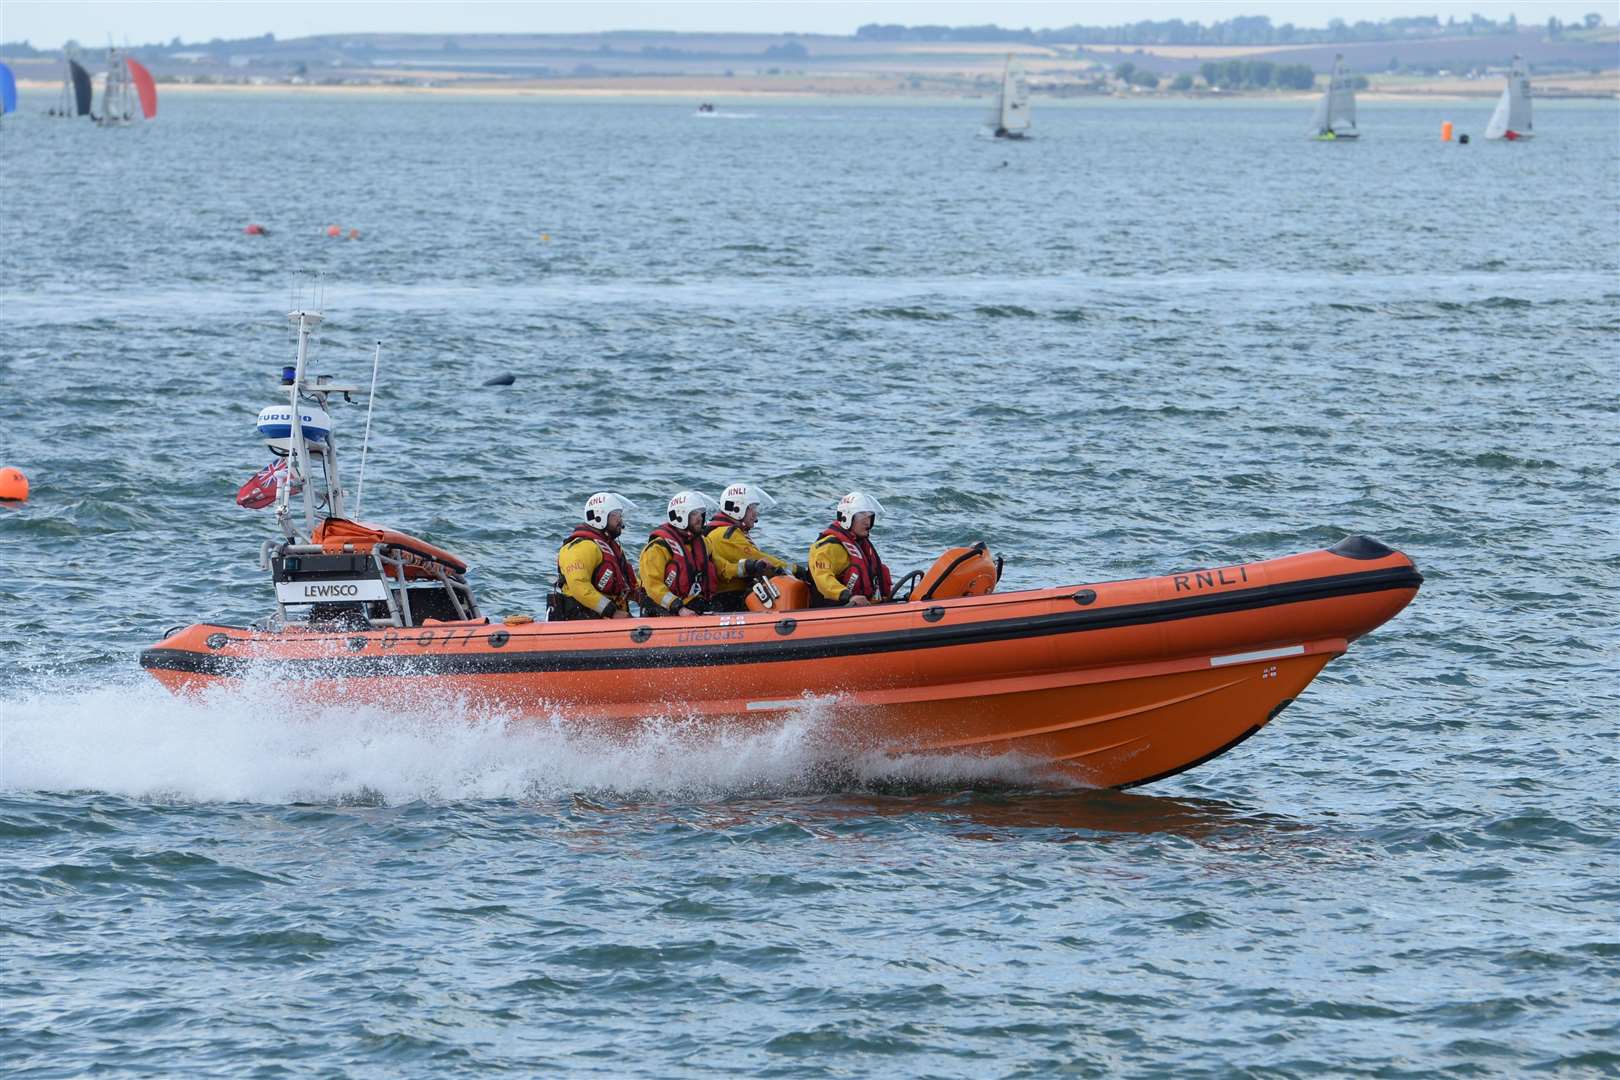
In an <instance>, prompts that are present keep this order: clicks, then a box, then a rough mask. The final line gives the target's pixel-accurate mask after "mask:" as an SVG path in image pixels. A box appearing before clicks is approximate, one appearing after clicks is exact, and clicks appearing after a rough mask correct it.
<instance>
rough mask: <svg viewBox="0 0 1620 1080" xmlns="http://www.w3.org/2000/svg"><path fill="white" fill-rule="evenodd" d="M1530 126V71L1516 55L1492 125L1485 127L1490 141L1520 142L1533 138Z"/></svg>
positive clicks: (1522, 58) (1522, 59)
mask: <svg viewBox="0 0 1620 1080" xmlns="http://www.w3.org/2000/svg"><path fill="white" fill-rule="evenodd" d="M1533 134H1534V132H1533V131H1532V130H1531V125H1530V71H1529V69H1528V68H1527V67H1525V63H1524V57H1522V56H1515V57H1514V58H1513V67H1512V69H1511V70H1510V71H1509V72H1508V81H1507V87H1506V88H1505V89H1504V90H1503V91H1502V96H1501V98H1500V99H1499V100H1498V101H1497V102H1496V111H1495V112H1494V113H1492V114H1491V122H1490V123H1489V124H1487V125H1485V137H1486V138H1487V139H1506V140H1507V141H1508V142H1517V141H1518V140H1520V139H1528V138H1530V137H1531V135H1533Z"/></svg>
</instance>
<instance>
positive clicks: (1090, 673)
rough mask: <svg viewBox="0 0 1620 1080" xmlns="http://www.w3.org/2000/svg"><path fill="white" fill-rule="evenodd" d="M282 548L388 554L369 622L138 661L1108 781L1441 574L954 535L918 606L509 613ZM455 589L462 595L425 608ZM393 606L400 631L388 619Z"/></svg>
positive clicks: (1194, 753)
mask: <svg viewBox="0 0 1620 1080" xmlns="http://www.w3.org/2000/svg"><path fill="white" fill-rule="evenodd" d="M284 551H285V552H286V553H288V554H285V555H284V557H282V558H281V559H280V561H279V562H278V563H277V582H278V589H279V588H281V587H282V584H283V583H286V584H291V585H294V586H298V587H303V588H305V589H306V590H308V589H316V590H322V589H324V590H325V591H323V592H317V593H313V594H312V595H320V596H328V597H334V598H336V599H337V600H342V599H343V596H342V594H341V590H342V589H343V588H344V587H345V585H346V582H347V581H348V580H354V581H357V582H360V583H361V584H364V581H363V580H362V579H361V578H360V577H354V576H353V575H357V574H360V573H361V571H363V570H365V568H366V567H367V566H373V565H374V566H375V567H376V568H377V573H378V574H379V576H381V578H382V581H383V586H384V587H383V588H382V589H381V591H379V592H377V593H375V594H372V593H364V594H362V595H360V596H359V599H358V600H357V601H356V603H357V604H358V605H359V606H360V608H361V609H362V610H363V611H364V610H369V611H370V613H371V615H372V617H371V618H369V619H363V620H359V621H356V622H351V623H349V624H348V625H339V624H335V623H328V624H321V623H319V622H316V621H311V622H309V623H307V624H291V625H286V626H284V627H282V628H280V629H272V630H263V629H251V628H248V627H242V626H226V625H216V624H207V623H205V624H199V625H195V626H190V627H185V628H183V629H179V630H176V631H175V632H173V633H172V634H170V635H169V636H168V637H166V638H165V639H164V640H163V641H161V642H159V643H157V644H156V645H153V646H152V647H151V648H149V649H147V650H145V651H144V652H143V653H142V654H141V665H142V666H143V667H145V668H146V669H147V670H148V671H150V672H151V673H152V674H153V675H154V676H155V677H156V678H157V679H159V680H160V681H161V682H162V683H163V684H164V685H166V686H168V687H170V688H171V689H173V690H176V691H187V690H196V689H202V688H205V687H210V686H215V685H220V684H229V683H234V682H237V681H239V680H243V679H246V678H248V677H250V676H253V677H256V678H257V677H281V678H285V679H287V680H288V681H289V682H288V685H289V686H291V687H296V688H297V692H299V693H304V694H319V695H332V694H341V695H343V696H344V697H346V698H351V699H364V700H388V699H391V698H394V697H396V696H397V695H409V696H410V699H411V700H419V699H421V698H422V696H423V695H433V694H441V695H444V696H446V697H457V698H462V699H468V700H472V701H475V702H483V703H487V704H488V705H489V706H491V707H495V708H500V709H503V710H506V711H510V712H513V713H516V714H520V715H523V714H527V715H535V716H540V715H549V714H553V713H556V712H561V713H562V714H564V715H567V716H569V717H571V718H574V719H578V720H582V721H588V722H595V723H598V724H602V725H610V726H613V725H622V726H627V727H628V726H632V725H635V724H637V723H639V722H641V721H643V720H645V719H647V718H651V717H658V716H669V715H671V713H672V712H673V713H676V714H679V715H682V716H685V717H690V718H694V719H699V720H708V721H713V722H715V723H743V724H753V725H763V724H767V723H770V722H772V720H773V718H779V717H781V716H782V715H783V714H785V713H788V712H790V711H792V710H795V709H799V708H802V707H804V706H805V705H807V704H808V703H812V702H814V703H818V704H819V707H820V708H821V709H822V710H824V714H825V715H826V716H828V717H829V718H830V721H829V722H830V723H831V724H832V725H833V728H834V730H835V732H836V733H837V734H838V736H839V737H840V738H841V739H842V740H843V742H844V743H846V744H847V746H848V748H849V749H850V751H851V752H852V753H866V752H871V751H879V752H885V753H889V754H895V755H933V754H950V755H960V754H972V755H984V756H989V757H999V756H1007V757H1011V758H1014V759H1016V760H1018V761H1020V762H1023V763H1027V764H1033V765H1034V766H1036V767H1037V768H1038V769H1043V770H1046V771H1048V772H1049V773H1050V774H1051V775H1052V776H1053V777H1054V778H1062V779H1065V780H1069V781H1078V782H1080V783H1083V784H1088V785H1092V786H1097V787H1130V786H1133V785H1138V784H1145V783H1149V782H1151V781H1153V780H1157V779H1161V778H1163V777H1166V776H1170V775H1173V774H1175V773H1178V772H1181V771H1183V770H1185V769H1189V768H1191V767H1193V766H1194V765H1198V764H1200V763H1202V762H1204V761H1207V760H1209V759H1210V758H1213V757H1215V756H1216V755H1218V754H1220V753H1222V752H1223V751H1225V750H1228V749H1231V748H1232V747H1233V746H1236V745H1237V744H1238V743H1240V742H1242V741H1243V740H1244V739H1246V738H1248V737H1249V736H1250V735H1252V734H1254V733H1255V732H1256V731H1258V730H1259V729H1260V728H1261V727H1263V726H1264V725H1265V724H1266V723H1267V722H1269V721H1270V720H1272V719H1273V718H1274V717H1276V716H1277V714H1278V713H1280V712H1281V711H1282V710H1283V708H1284V707H1286V706H1287V705H1288V704H1289V703H1290V702H1292V701H1293V700H1294V699H1295V698H1296V697H1297V696H1298V695H1299V694H1300V693H1301V692H1302V691H1303V690H1304V689H1305V687H1306V686H1307V685H1308V684H1309V683H1310V681H1311V680H1312V679H1313V678H1315V676H1316V674H1317V672H1319V671H1321V670H1322V668H1323V666H1324V665H1326V664H1327V663H1328V661H1330V660H1332V659H1333V658H1335V657H1337V656H1339V655H1340V654H1342V653H1343V652H1345V651H1346V649H1347V648H1348V646H1349V643H1350V642H1352V641H1354V640H1356V639H1357V638H1359V637H1361V636H1362V635H1363V634H1366V633H1368V632H1369V631H1371V630H1373V629H1375V628H1377V627H1378V626H1381V625H1382V624H1383V623H1385V622H1387V621H1388V620H1389V619H1391V618H1393V617H1394V616H1395V615H1396V614H1397V613H1399V612H1400V611H1401V609H1402V608H1404V607H1405V606H1406V605H1407V604H1408V603H1409V602H1411V600H1412V598H1413V597H1414V596H1415V595H1416V594H1417V591H1418V587H1419V585H1420V584H1421V583H1422V581H1423V578H1422V576H1421V575H1420V574H1419V573H1418V571H1417V568H1416V567H1415V566H1414V565H1413V563H1412V560H1411V559H1409V558H1407V557H1406V556H1405V555H1403V554H1401V553H1400V552H1398V551H1394V550H1392V549H1390V548H1388V547H1385V546H1384V545H1383V544H1380V543H1378V542H1377V541H1375V540H1371V539H1369V538H1366V537H1351V538H1350V539H1348V540H1345V541H1344V542H1342V543H1340V544H1337V545H1335V546H1334V547H1332V548H1329V549H1327V550H1323V551H1314V552H1310V553H1307V554H1301V555H1291V556H1288V557H1285V558H1279V559H1272V560H1268V561H1264V562H1253V563H1239V564H1233V565H1229V566H1222V567H1215V568H1212V569H1205V570H1189V571H1186V572H1183V573H1177V574H1168V575H1165V576H1163V577H1152V578H1140V579H1136V580H1131V581H1109V582H1102V583H1097V584H1088V585H1078V586H1067V587H1064V588H1057V589H1038V590H1028V591H1021V592H1011V593H995V592H993V591H991V590H992V589H993V588H994V585H995V577H996V576H997V575H996V566H995V564H994V563H992V562H990V559H989V553H988V551H986V550H984V549H983V545H976V546H975V547H974V548H963V549H957V550H956V551H955V552H953V553H947V555H946V557H944V558H942V559H941V562H940V564H936V566H935V568H934V570H933V571H930V572H929V574H927V575H925V576H924V577H923V579H922V580H921V581H919V582H918V585H917V586H916V587H915V588H914V589H913V590H912V595H913V597H914V599H913V600H911V601H910V602H906V603H891V604H882V605H875V606H872V607H865V608H818V609H814V610H799V609H794V608H792V607H791V606H790V605H791V604H792V603H793V601H792V600H790V601H789V605H782V606H780V607H777V608H773V609H770V610H758V611H747V612H743V613H739V614H730V615H708V616H699V617H696V618H683V619H645V620H640V619H637V620H630V621H622V620H615V621H602V622H565V623H546V622H532V623H526V624H521V625H511V626H507V625H503V624H500V623H492V622H490V621H489V620H487V619H485V618H483V617H482V616H480V615H479V614H478V610H477V608H476V606H475V605H474V604H473V601H472V598H471V593H470V592H468V591H467V590H466V586H465V581H464V580H463V579H462V573H463V572H464V571H465V564H464V563H462V562H461V561H460V560H459V559H456V558H455V556H453V555H450V554H449V553H448V552H444V551H441V550H440V549H438V548H435V547H433V546H432V545H429V544H425V543H423V542H422V541H419V540H416V539H414V538H412V537H408V536H405V535H403V534H399V533H393V532H390V531H389V530H381V529H374V528H372V527H370V526H361V525H357V524H355V523H352V522H328V523H327V524H326V525H325V526H323V528H322V530H321V531H320V532H318V533H317V534H315V535H312V536H311V537H310V542H309V543H308V544H306V545H304V546H302V547H298V548H292V547H288V548H285V549H284ZM344 560H348V561H347V562H345V561H344ZM292 561H296V562H297V566H290V563H291V562H292ZM942 567H943V569H942ZM936 572H937V573H936ZM323 575H324V576H323ZM343 575H350V577H349V578H345V577H344V576H343ZM284 579H287V580H286V581H285V582H284ZM778 580H779V581H780V580H781V579H778ZM311 582H313V584H311ZM438 586H442V587H443V589H444V590H445V591H447V592H448V593H450V594H452V595H453V596H455V597H459V599H456V600H454V601H453V602H451V601H447V602H446V603H445V604H441V605H439V606H438V607H432V606H431V605H426V604H423V603H420V602H417V603H415V604H413V603H412V602H410V600H411V597H412V596H415V597H418V598H420V597H421V596H422V595H423V594H424V590H425V589H427V588H428V587H438ZM357 587H358V586H357ZM389 590H393V591H389ZM456 590H460V591H459V592H458V591H456ZM395 593H399V594H402V599H401V602H400V603H399V604H397V605H396V604H395V602H394V599H393V597H394V595H395ZM368 598H369V599H368ZM385 603H386V604H388V605H392V606H390V607H388V608H387V611H388V612H393V614H392V616H391V618H392V622H393V623H394V624H393V625H382V623H383V622H385V621H387V620H385V619H383V618H380V617H377V616H378V615H379V614H381V613H384V606H383V605H384V604H385ZM367 604H370V608H369V609H367V608H366V607H365V605H367ZM317 606H318V605H317ZM339 606H341V605H339ZM452 608H453V609H454V610H451V609H452ZM411 611H415V612H416V614H415V615H414V616H411V617H410V618H406V617H405V615H406V614H408V613H409V612H411Z"/></svg>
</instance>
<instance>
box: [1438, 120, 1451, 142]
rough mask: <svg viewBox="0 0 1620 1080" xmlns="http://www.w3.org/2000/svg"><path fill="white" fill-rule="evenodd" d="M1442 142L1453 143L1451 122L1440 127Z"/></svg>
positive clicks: (1448, 121)
mask: <svg viewBox="0 0 1620 1080" xmlns="http://www.w3.org/2000/svg"><path fill="white" fill-rule="evenodd" d="M1440 141H1441V142H1450V141H1451V121H1450V120H1447V121H1446V122H1445V123H1443V124H1441V125H1440Z"/></svg>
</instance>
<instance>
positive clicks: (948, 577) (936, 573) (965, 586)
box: [911, 540, 1001, 600]
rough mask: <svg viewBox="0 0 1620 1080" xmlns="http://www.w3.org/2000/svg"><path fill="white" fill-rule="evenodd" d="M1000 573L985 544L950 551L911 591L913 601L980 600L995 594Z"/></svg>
mask: <svg viewBox="0 0 1620 1080" xmlns="http://www.w3.org/2000/svg"><path fill="white" fill-rule="evenodd" d="M1000 578H1001V572H1000V571H999V570H998V569H997V568H996V563H995V560H994V559H992V558H991V557H990V550H989V549H988V548H987V547H985V545H984V541H982V540H981V541H980V542H979V543H977V544H974V545H973V546H972V547H955V548H951V549H950V550H949V551H947V552H946V553H945V554H943V555H941V556H940V557H939V558H938V559H936V560H935V561H934V565H933V566H930V567H929V568H928V573H926V574H924V575H923V576H922V580H921V581H919V582H917V587H916V589H914V590H912V593H911V598H912V599H913V600H949V599H951V598H953V597H957V596H983V595H985V594H986V593H991V592H995V591H996V582H997V581H998V580H1000Z"/></svg>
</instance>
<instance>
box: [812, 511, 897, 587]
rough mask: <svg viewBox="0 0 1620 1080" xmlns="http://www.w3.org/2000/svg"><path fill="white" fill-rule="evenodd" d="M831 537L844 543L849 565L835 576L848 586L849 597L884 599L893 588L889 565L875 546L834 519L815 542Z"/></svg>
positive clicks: (867, 538)
mask: <svg viewBox="0 0 1620 1080" xmlns="http://www.w3.org/2000/svg"><path fill="white" fill-rule="evenodd" d="M829 536H830V537H832V538H833V539H835V540H837V541H838V542H839V543H840V544H843V545H844V550H845V551H846V552H848V553H849V566H848V567H846V568H845V569H844V572H843V573H841V574H839V575H838V580H839V581H840V582H842V583H843V584H844V585H845V586H847V587H848V588H849V594H850V595H851V596H865V597H867V598H869V599H872V600H886V599H888V597H889V594H890V593H891V592H893V591H894V582H893V581H891V580H890V579H889V568H888V567H887V566H884V565H883V560H882V559H880V558H878V553H877V548H875V547H873V546H872V541H871V539H870V538H869V537H865V536H856V535H855V534H854V533H852V532H850V531H849V530H848V529H846V528H844V527H843V526H842V525H840V524H838V522H836V521H835V522H833V523H832V524H831V525H829V526H827V527H826V528H825V529H823V530H822V533H821V535H820V536H818V537H816V543H818V544H819V543H820V542H821V541H823V540H825V539H827V537H829Z"/></svg>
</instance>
